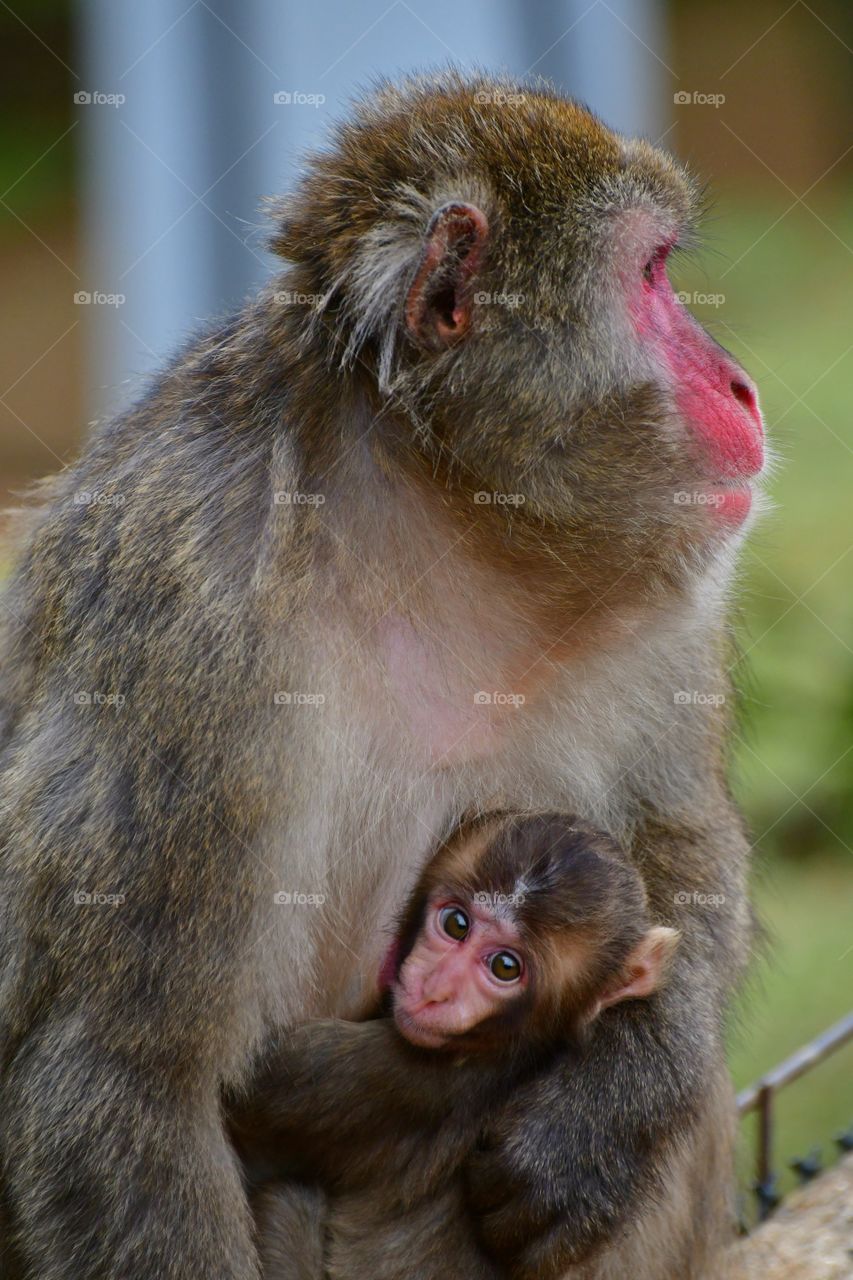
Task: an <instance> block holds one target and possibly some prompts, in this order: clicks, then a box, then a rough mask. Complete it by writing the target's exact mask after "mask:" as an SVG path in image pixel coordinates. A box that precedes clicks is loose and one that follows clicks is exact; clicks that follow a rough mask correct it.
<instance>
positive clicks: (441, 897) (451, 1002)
mask: <svg viewBox="0 0 853 1280" xmlns="http://www.w3.org/2000/svg"><path fill="white" fill-rule="evenodd" d="M529 982H530V969H529V961H528V958H527V957H526V955H525V951H524V949H523V948H522V945H521V938H520V935H519V932H518V930H517V928H516V926H515V923H514V921H513V918H512V915H511V914H510V913H509V912H506V911H504V910H502V909H495V908H493V907H492V906H491V905H489V904H488V902H487V900H486V898H485V895H476V897H475V899H472V898H466V899H464V900H460V899H458V898H451V897H448V896H447V895H445V894H438V895H436V896H434V897H432V898H430V900H429V902H428V903H427V909H426V913H425V916H424V922H423V927H422V929H421V931H420V933H419V934H418V937H417V939H416V940H415V944H414V946H413V947H412V950H411V951H410V952H409V955H408V956H407V957H406V960H405V962H404V963H403V965H402V967H401V969H400V972H399V975H398V979H397V982H396V984H395V987H394V992H393V1007H394V1018H395V1021H396V1023H397V1026H398V1028H399V1030H400V1032H401V1034H403V1035H404V1036H405V1037H406V1039H407V1040H409V1041H411V1042H412V1043H413V1044H417V1045H420V1046H422V1047H423V1048H430V1049H438V1048H446V1047H449V1046H452V1042H453V1039H454V1038H455V1037H458V1036H461V1035H463V1034H464V1033H466V1032H468V1031H470V1030H472V1028H474V1027H476V1026H477V1025H478V1024H479V1023H481V1022H483V1021H484V1020H485V1019H486V1018H491V1017H494V1016H495V1015H496V1014H499V1013H500V1012H501V1011H502V1010H503V1009H504V1008H505V1007H506V1005H507V1004H509V1003H513V1002H515V1001H517V1000H518V999H519V998H520V996H521V995H522V993H523V992H524V991H525V990H526V989H527V986H528V984H529Z"/></svg>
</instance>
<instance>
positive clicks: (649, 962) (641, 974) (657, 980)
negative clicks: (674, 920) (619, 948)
mask: <svg viewBox="0 0 853 1280" xmlns="http://www.w3.org/2000/svg"><path fill="white" fill-rule="evenodd" d="M680 936H681V935H680V934H679V932H678V930H677V929H668V928H667V927H666V926H665V925H655V926H654V928H652V929H649V931H648V933H647V934H646V935H645V937H644V938H643V939H642V940H641V941H640V942H638V943H637V945H636V947H635V948H634V950H633V951H632V952H631V954H630V955H629V956H628V959H627V960H626V961H625V965H624V967H623V969H622V972H621V974H620V975H619V978H618V979H617V982H616V984H615V986H613V987H611V988H610V990H609V991H608V992H607V993H606V994H605V995H603V996H602V997H601V1000H600V1003H599V1009H606V1008H607V1006H608V1005H611V1004H619V1003H620V1002H621V1001H622V1000H642V999H643V998H644V997H645V996H650V995H651V994H652V993H653V992H655V991H657V990H658V988H659V987H661V986H662V985H663V982H664V979H665V977H666V971H667V969H668V967H669V962H670V960H671V959H672V955H673V952H674V951H675V948H676V947H677V946H678V940H679V938H680Z"/></svg>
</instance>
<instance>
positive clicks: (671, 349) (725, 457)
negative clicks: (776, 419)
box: [630, 245, 764, 524]
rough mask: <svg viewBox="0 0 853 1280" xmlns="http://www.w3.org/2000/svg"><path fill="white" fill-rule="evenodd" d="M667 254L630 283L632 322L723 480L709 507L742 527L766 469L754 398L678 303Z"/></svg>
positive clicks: (711, 472) (715, 476) (743, 377)
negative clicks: (754, 484) (753, 486)
mask: <svg viewBox="0 0 853 1280" xmlns="http://www.w3.org/2000/svg"><path fill="white" fill-rule="evenodd" d="M669 248H670V246H668V245H667V246H661V248H659V249H658V250H657V251H656V252H655V253H654V254H653V255H652V257H651V258H650V259H649V261H648V263H647V266H646V269H645V271H644V272H643V274H642V277H641V280H640V284H639V286H637V285H636V284H635V283H634V282H631V286H630V287H631V290H632V297H631V302H630V315H631V320H632V323H633V326H634V329H635V332H636V333H637V335H638V337H640V338H641V339H642V340H643V342H644V344H646V345H647V346H648V345H651V346H652V347H654V348H656V350H657V351H658V352H659V353H660V356H661V359H662V361H663V363H664V365H665V367H666V368H667V369H668V370H669V372H670V375H671V378H672V386H673V388H674V396H675V403H676V407H677V409H678V412H679V414H680V415H681V416H682V418H683V419H684V421H685V423H686V424H687V426H688V427H689V428H690V429H691V431H692V432H693V435H694V437H695V440H696V442H697V444H698V445H699V447H700V449H701V452H702V455H703V457H704V460H705V465H706V467H707V474H708V478H709V480H710V481H711V482H712V483H713V482H714V481H719V482H721V484H720V487H719V489H717V488H716V487H715V488H714V490H713V496H714V497H715V501H713V502H711V503H709V508H708V509H709V510H711V511H714V512H716V514H717V515H718V516H720V517H721V518H722V519H724V520H725V521H726V523H732V524H739V523H741V522H742V521H743V520H744V519H745V518H746V516H747V514H748V513H749V509H750V505H751V492H750V487H749V483H748V482H749V480H750V479H751V478H752V477H753V476H755V475H757V474H758V472H759V471H760V470H761V468H762V466H763V465H764V428H763V424H762V420H761V412H760V410H759V407H758V395H757V393H756V389H755V385H754V383H753V382H752V380H751V378H749V376H748V375H747V374H746V373H744V371H743V369H741V367H740V365H739V364H738V363H737V361H736V360H734V359H733V358H732V356H730V355H729V354H728V352H727V351H724V350H723V348H722V347H720V346H718V345H717V343H716V342H714V341H713V339H712V338H710V337H709V336H708V334H707V333H706V332H705V330H704V329H703V328H702V327H701V325H700V324H699V323H698V322H697V321H696V320H694V318H693V316H691V315H690V313H689V312H688V311H687V310H686V309H685V308H684V307H683V306H682V305H681V303H680V302H679V301H678V299H677V298H676V296H675V294H674V293H673V291H672V286H671V284H670V282H669V279H668V278H667V274H666V257H667V254H668V252H669ZM710 492H711V491H710V490H709V493H710Z"/></svg>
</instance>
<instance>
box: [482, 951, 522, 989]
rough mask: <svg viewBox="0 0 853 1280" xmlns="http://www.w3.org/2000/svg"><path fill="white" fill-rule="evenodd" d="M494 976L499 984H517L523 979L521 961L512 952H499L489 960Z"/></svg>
mask: <svg viewBox="0 0 853 1280" xmlns="http://www.w3.org/2000/svg"><path fill="white" fill-rule="evenodd" d="M489 968H490V970H491V972H492V976H493V977H495V978H497V980H498V982H515V981H516V979H518V978H520V977H521V961H520V960H519V958H518V956H514V955H513V954H512V952H511V951H498V952H496V954H495V955H493V956H492V958H491V959H490V960H489Z"/></svg>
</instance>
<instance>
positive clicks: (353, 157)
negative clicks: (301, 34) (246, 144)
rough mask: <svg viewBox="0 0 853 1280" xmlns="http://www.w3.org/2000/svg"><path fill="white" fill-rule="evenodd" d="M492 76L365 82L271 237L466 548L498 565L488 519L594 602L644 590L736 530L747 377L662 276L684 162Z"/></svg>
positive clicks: (677, 220)
mask: <svg viewBox="0 0 853 1280" xmlns="http://www.w3.org/2000/svg"><path fill="white" fill-rule="evenodd" d="M505 88H506V92H502V93H500V94H498V95H496V93H495V85H494V83H493V82H491V81H483V82H482V83H480V82H479V81H466V80H464V79H463V78H461V77H457V76H448V77H444V78H439V79H438V80H437V81H436V80H434V79H428V80H425V81H420V80H418V81H413V82H412V83H411V84H409V85H404V86H403V87H402V88H399V87H397V88H394V89H389V90H388V91H387V92H386V93H380V94H378V95H376V96H375V97H374V98H372V99H371V100H370V101H369V102H367V103H365V104H364V105H363V106H362V109H361V111H360V113H359V114H358V115H357V116H356V118H355V120H354V122H352V123H349V124H347V125H345V126H343V127H342V129H341V131H340V134H339V137H338V149H337V151H333V152H332V153H330V156H329V158H328V161H323V162H322V163H321V164H320V165H319V166H318V167H317V168H316V169H315V170H314V171H313V173H312V177H311V179H310V180H309V181H308V182H307V183H306V184H305V185H304V187H303V189H302V191H301V193H300V194H299V196H298V197H297V199H296V201H295V202H294V203H293V204H292V205H291V207H290V208H289V211H288V219H287V223H286V226H284V227H283V229H282V231H281V233H280V235H279V236H278V238H277V240H276V247H277V248H279V250H280V251H281V252H283V253H285V254H286V255H287V256H289V257H291V258H293V259H294V260H295V261H296V263H297V266H298V269H299V270H298V274H297V279H298V281H299V282H300V287H301V288H304V290H305V291H306V292H307V293H315V294H317V295H318V296H319V295H322V296H323V298H324V304H323V315H322V318H321V319H322V326H321V327H322V329H323V333H324V334H325V335H328V332H329V328H330V327H331V328H332V329H333V331H334V333H335V335H336V350H337V351H338V352H339V353H340V359H341V367H342V368H343V369H347V370H350V371H351V372H352V373H353V374H354V375H355V377H356V378H357V379H358V380H359V381H360V385H361V386H362V387H363V389H364V390H365V392H366V394H367V395H368V397H369V398H370V399H371V401H372V404H373V407H374V410H375V413H376V425H377V436H378V437H379V438H381V439H382V440H383V441H384V445H385V448H386V449H387V450H391V451H394V452H396V454H397V456H398V458H400V459H402V460H403V461H404V463H405V464H406V465H408V466H409V467H410V469H411V470H413V471H415V472H417V471H418V470H419V469H420V471H421V473H422V474H423V475H425V476H429V477H431V478H433V477H435V476H439V477H440V478H441V479H442V481H443V487H444V490H445V492H446V495H447V508H448V509H454V508H455V509H456V510H457V511H458V513H459V516H460V518H462V519H465V520H466V522H467V523H469V524H470V523H471V521H472V518H473V519H474V523H475V525H476V528H477V531H478V532H479V533H480V534H481V542H482V547H483V551H484V554H486V555H491V556H492V558H493V559H494V560H495V561H497V559H498V558H499V557H502V558H503V559H504V560H505V558H506V555H507V537H506V529H507V525H508V523H509V522H511V524H512V548H511V551H518V552H519V554H522V555H523V554H524V551H525V548H528V549H531V551H532V550H533V549H534V548H535V547H536V546H537V545H540V546H541V544H542V542H543V539H544V540H545V541H547V543H548V546H549V552H550V553H551V554H552V555H556V556H557V557H559V561H560V562H561V563H563V564H564V565H568V567H569V569H570V571H571V573H573V574H575V575H576V576H577V577H578V578H579V579H581V580H583V581H585V582H588V583H589V584H590V586H591V588H592V591H593V593H594V594H595V593H598V594H600V592H601V591H602V590H606V589H607V588H608V587H609V586H610V585H612V583H613V582H614V581H615V580H616V578H617V577H618V579H619V581H620V583H622V589H623V591H625V590H631V588H632V586H633V588H634V589H635V591H637V592H641V593H642V592H648V591H652V592H654V591H656V590H658V589H659V587H660V585H661V583H662V582H663V583H665V584H666V585H671V584H672V583H673V582H675V581H676V580H678V581H681V580H683V578H684V574H685V572H688V571H689V570H690V569H691V568H692V567H694V566H696V565H697V564H698V565H699V566H700V567H704V566H705V565H706V564H707V563H708V560H709V557H713V556H715V555H716V554H717V553H718V549H719V548H720V547H721V546H723V545H724V544H725V543H726V542H727V541H728V540H729V539H730V538H731V536H732V534H733V533H735V532H737V531H738V530H739V529H741V528H742V527H743V524H744V521H745V520H746V516H747V515H748V513H749V510H750V507H751V503H752V492H753V483H754V478H755V476H756V475H757V474H758V472H759V471H760V469H761V467H762V463H763V432H762V423H761V415H760V412H759V409H758V399H757V394H756V390H755V387H754V385H753V383H752V381H751V380H750V378H749V377H748V375H747V374H746V373H744V372H743V370H742V369H741V368H740V366H739V365H738V364H737V363H736V362H735V361H734V359H733V358H732V357H731V356H730V355H729V354H728V353H727V352H725V351H724V350H723V349H722V348H721V347H720V346H718V345H717V344H716V343H715V342H714V341H713V340H712V339H711V338H710V337H709V336H708V335H707V334H706V333H705V332H704V330H703V329H702V328H701V326H700V325H699V324H698V323H697V322H696V321H695V320H694V319H693V318H692V317H691V316H690V315H689V314H688V312H687V311H686V310H685V308H684V306H683V305H682V303H681V302H680V301H679V300H678V298H677V297H676V295H675V294H674V293H673V291H672V288H671V286H670V284H669V281H668V279H667V275H666V261H667V258H668V256H669V254H670V253H671V252H672V250H673V249H674V248H675V247H676V246H680V245H683V244H684V243H687V242H688V241H689V239H690V236H691V232H692V228H693V225H694V223H695V221H696V217H697V208H698V198H697V193H696V191H695V189H694V187H693V185H692V183H691V181H690V180H689V178H688V177H687V175H686V174H685V173H684V172H683V171H682V170H681V169H680V168H679V167H678V166H677V165H676V164H675V163H674V162H673V161H672V160H671V159H670V158H669V157H668V156H666V155H665V154H664V153H662V152H660V151H658V150H656V149H655V148H653V147H652V146H650V145H648V144H646V143H644V142H631V141H626V140H625V139H622V138H620V137H619V136H617V135H616V134H614V133H612V132H611V131H610V130H609V129H607V128H606V127H605V126H604V125H603V124H602V123H601V122H600V121H599V120H597V119H596V118H595V117H594V116H592V115H591V114H590V113H589V112H587V111H586V110H585V109H584V108H582V107H580V106H578V105H577V104H575V103H573V102H570V101H567V100H565V99H563V98H560V97H558V96H557V95H555V94H553V93H550V92H548V91H547V90H545V91H543V90H537V91H535V92H533V91H531V90H530V89H529V88H528V87H527V86H526V85H523V84H518V85H507V86H505ZM342 175H343V180H342ZM324 228H325V229H327V230H328V235H327V236H326V235H324V234H323V232H324ZM344 228H345V229H344ZM326 342H327V338H326ZM483 494H485V495H486V496H487V497H488V498H490V499H491V500H490V501H489V502H487V503H484V502H483V501H482V496H483ZM478 503H479V504H480V509H477V508H478ZM626 565H628V566H629V569H628V571H627V572H626ZM540 594H541V593H540ZM575 603H576V604H577V603H578V602H577V601H575ZM580 603H582V602H580Z"/></svg>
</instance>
